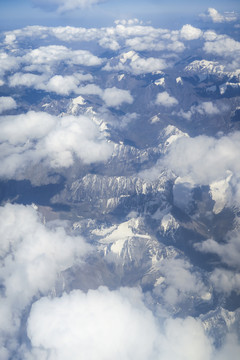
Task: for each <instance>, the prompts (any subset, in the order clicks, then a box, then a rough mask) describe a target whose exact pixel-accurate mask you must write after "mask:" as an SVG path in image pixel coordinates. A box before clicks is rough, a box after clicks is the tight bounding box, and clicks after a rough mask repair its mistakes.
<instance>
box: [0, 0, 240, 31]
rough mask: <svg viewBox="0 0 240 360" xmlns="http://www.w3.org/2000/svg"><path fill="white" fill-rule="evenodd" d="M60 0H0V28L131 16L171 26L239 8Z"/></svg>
mask: <svg viewBox="0 0 240 360" xmlns="http://www.w3.org/2000/svg"><path fill="white" fill-rule="evenodd" d="M62 3H63V0H51V1H46V0H21V1H18V0H8V1H5V0H1V1H0V23H1V25H0V27H1V29H2V30H5V29H13V28H18V27H22V26H27V25H46V26H57V25H63V26H66V25H72V26H85V27H86V26H106V25H111V23H112V22H113V21H114V20H115V19H119V18H120V19H121V18H124V19H126V18H133V17H138V18H139V19H142V20H144V21H151V22H152V23H153V25H157V26H168V27H169V26H173V27H174V26H179V25H183V24H184V23H185V19H186V18H187V17H188V16H194V17H196V19H197V18H198V15H199V13H201V12H204V11H206V9H207V8H208V7H213V8H217V9H218V10H219V11H229V10H231V9H234V10H235V11H238V10H240V5H239V1H238V0H229V1H226V0H224V1H223V0H220V1H218V0H208V1H207V0H202V1H198V0H193V1H189V0H183V1H181V2H180V1H178V0H170V1H166V0H140V1H139V0H131V1H128V0H121V1H118V0H77V1H73V0H68V1H67V3H68V5H67V7H66V6H65V7H64V6H63V5H61V4H62ZM76 4H77V5H76ZM179 15H180V16H179ZM179 22H180V23H181V22H182V24H179Z"/></svg>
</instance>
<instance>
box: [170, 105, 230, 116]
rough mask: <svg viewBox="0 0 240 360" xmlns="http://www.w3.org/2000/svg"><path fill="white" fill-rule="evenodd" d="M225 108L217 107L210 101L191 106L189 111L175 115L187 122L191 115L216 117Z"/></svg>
mask: <svg viewBox="0 0 240 360" xmlns="http://www.w3.org/2000/svg"><path fill="white" fill-rule="evenodd" d="M225 110H226V107H225V106H223V105H221V104H220V105H219V106H217V105H216V104H213V103H212V102H211V101H205V102H202V103H201V104H199V105H193V106H191V108H190V110H188V111H186V112H184V111H183V110H181V111H179V112H178V113H176V115H177V116H181V117H183V118H185V119H187V120H190V119H191V117H192V116H193V115H196V114H197V115H198V114H200V115H202V116H214V115H218V114H220V113H221V112H223V111H225Z"/></svg>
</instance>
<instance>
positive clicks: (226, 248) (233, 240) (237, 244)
mask: <svg viewBox="0 0 240 360" xmlns="http://www.w3.org/2000/svg"><path fill="white" fill-rule="evenodd" d="M196 248H197V249H198V250H200V251H202V252H205V253H214V254H217V255H218V256H219V257H220V258H221V261H222V262H223V263H225V264H227V265H230V266H232V267H234V268H236V269H240V264H239V253H240V241H239V232H238V231H233V232H230V233H228V235H227V236H226V239H225V242H224V243H218V242H217V241H216V240H214V239H208V240H205V241H203V242H202V243H197V244H196ZM235 280H236V278H235Z"/></svg>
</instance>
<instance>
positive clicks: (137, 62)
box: [103, 50, 167, 75]
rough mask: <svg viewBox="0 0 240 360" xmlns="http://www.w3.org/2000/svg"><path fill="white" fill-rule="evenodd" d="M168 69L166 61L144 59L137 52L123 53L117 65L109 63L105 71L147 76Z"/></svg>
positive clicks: (151, 58)
mask: <svg viewBox="0 0 240 360" xmlns="http://www.w3.org/2000/svg"><path fill="white" fill-rule="evenodd" d="M166 67H167V64H166V62H165V60H163V59H158V58H153V57H149V58H142V57H140V56H139V55H138V54H137V53H136V52H135V51H132V50H131V51H129V52H127V53H123V54H122V55H121V56H120V57H119V61H118V63H117V65H116V64H115V61H114V64H112V63H111V61H109V62H108V63H107V64H106V65H105V67H104V68H103V70H106V71H125V72H130V73H133V74H135V75H140V74H147V73H151V72H156V71H160V70H162V69H164V68H166Z"/></svg>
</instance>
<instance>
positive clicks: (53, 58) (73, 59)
mask: <svg viewBox="0 0 240 360" xmlns="http://www.w3.org/2000/svg"><path fill="white" fill-rule="evenodd" d="M61 61H65V62H66V63H67V64H68V65H85V66H96V65H101V63H102V59H100V58H98V57H97V56H95V55H93V54H92V53H91V52H90V51H88V50H71V49H69V48H67V47H66V46H63V45H49V46H41V47H39V48H37V49H33V50H31V51H29V52H28V53H27V54H26V55H25V56H24V57H23V59H22V62H26V63H30V64H38V65H41V64H48V65H49V64H50V65H51V64H52V63H59V62H61Z"/></svg>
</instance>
